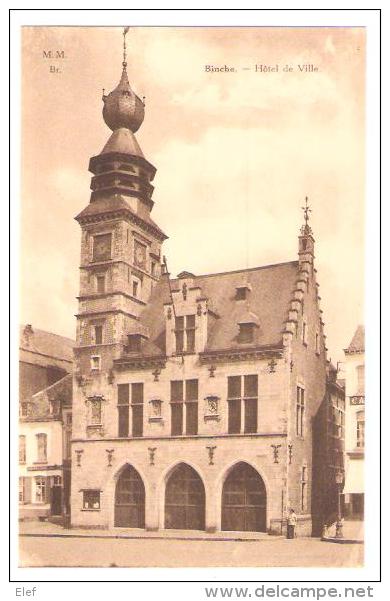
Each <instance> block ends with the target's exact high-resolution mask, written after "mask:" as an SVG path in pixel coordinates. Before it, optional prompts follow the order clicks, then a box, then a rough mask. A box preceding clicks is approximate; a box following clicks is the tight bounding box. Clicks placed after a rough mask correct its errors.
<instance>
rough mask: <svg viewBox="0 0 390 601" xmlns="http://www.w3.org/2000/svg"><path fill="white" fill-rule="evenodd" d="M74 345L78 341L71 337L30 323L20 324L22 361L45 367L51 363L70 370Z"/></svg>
mask: <svg viewBox="0 0 390 601" xmlns="http://www.w3.org/2000/svg"><path fill="white" fill-rule="evenodd" d="M74 346H76V342H75V341H74V340H72V339H71V338H66V337H65V336H59V335H58V334H53V332H46V331H45V330H39V329H38V328H35V327H32V326H31V325H30V324H27V325H22V326H20V342H19V357H20V361H24V362H26V363H32V364H34V365H41V366H44V367H46V366H49V365H51V366H56V367H61V368H63V369H66V370H67V371H70V370H71V368H72V364H73V347H74Z"/></svg>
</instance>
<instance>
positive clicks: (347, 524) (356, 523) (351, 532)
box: [322, 520, 364, 544]
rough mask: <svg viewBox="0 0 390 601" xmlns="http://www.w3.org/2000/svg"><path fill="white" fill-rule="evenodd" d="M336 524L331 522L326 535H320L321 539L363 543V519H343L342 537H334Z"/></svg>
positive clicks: (334, 541) (344, 542) (340, 542)
mask: <svg viewBox="0 0 390 601" xmlns="http://www.w3.org/2000/svg"><path fill="white" fill-rule="evenodd" d="M335 531H336V525H335V524H332V526H331V527H330V528H329V532H328V534H327V535H326V536H323V537H322V540H323V541H326V542H332V543H339V544H346V543H356V544H362V543H364V521H362V520H345V521H344V522H343V538H336V536H335V534H336V532H335Z"/></svg>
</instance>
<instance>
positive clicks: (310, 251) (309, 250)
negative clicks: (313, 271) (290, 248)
mask: <svg viewBox="0 0 390 601" xmlns="http://www.w3.org/2000/svg"><path fill="white" fill-rule="evenodd" d="M308 201H309V199H308V197H307V196H305V205H304V206H303V207H301V209H302V211H303V218H304V220H305V223H304V224H303V225H302V227H301V232H300V236H299V251H298V255H299V264H300V267H301V268H304V269H307V266H308V265H309V264H310V265H312V264H313V260H314V238H313V230H312V229H311V227H310V225H309V218H310V213H311V212H312V210H311V208H310V205H309V202H308Z"/></svg>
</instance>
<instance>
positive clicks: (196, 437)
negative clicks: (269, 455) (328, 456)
mask: <svg viewBox="0 0 390 601" xmlns="http://www.w3.org/2000/svg"><path fill="white" fill-rule="evenodd" d="M286 437H287V433H286V432H267V433H257V432H256V433H246V434H183V435H181V436H171V435H169V434H168V435H165V436H140V437H137V438H135V437H134V438H131V437H129V438H73V439H72V442H78V443H84V442H97V441H100V442H102V443H107V442H118V443H129V442H134V443H135V442H142V441H143V440H160V441H163V440H190V439H192V440H201V439H228V440H230V439H232V438H238V439H240V438H241V439H242V438H286Z"/></svg>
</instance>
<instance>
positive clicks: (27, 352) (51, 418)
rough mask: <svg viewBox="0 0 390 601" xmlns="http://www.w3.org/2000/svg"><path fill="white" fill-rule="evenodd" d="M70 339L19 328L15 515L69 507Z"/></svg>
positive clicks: (39, 515) (40, 514) (31, 515)
mask: <svg viewBox="0 0 390 601" xmlns="http://www.w3.org/2000/svg"><path fill="white" fill-rule="evenodd" d="M73 346H74V341H73V340H70V339H68V338H64V337H63V336H58V335H56V334H52V333H51V332H45V331H44V330H39V329H36V328H34V329H33V327H32V326H31V325H30V324H28V325H26V326H23V327H22V328H21V337H20V363H19V399H20V400H19V517H20V518H21V519H32V518H45V517H48V516H50V515H62V514H63V513H66V512H69V495H70V458H71V453H70V450H71V449H70V440H71V433H72V369H73Z"/></svg>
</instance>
